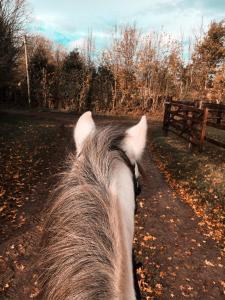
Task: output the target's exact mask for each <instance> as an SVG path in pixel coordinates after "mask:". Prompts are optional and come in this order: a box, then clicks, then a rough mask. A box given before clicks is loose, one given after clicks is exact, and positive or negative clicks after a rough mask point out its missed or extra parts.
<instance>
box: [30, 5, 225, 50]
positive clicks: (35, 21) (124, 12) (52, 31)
mask: <svg viewBox="0 0 225 300" xmlns="http://www.w3.org/2000/svg"><path fill="white" fill-rule="evenodd" d="M28 1H29V5H30V7H31V10H32V16H33V17H32V23H31V24H30V25H29V30H30V31H31V32H32V33H39V34H42V35H44V36H46V37H48V38H50V39H52V40H54V41H56V42H57V43H60V44H62V45H64V46H65V47H66V48H67V49H69V50H70V49H72V48H74V47H79V46H82V45H83V42H84V40H85V38H86V36H87V34H88V32H89V31H92V33H93V36H94V39H95V44H96V49H97V50H101V49H102V48H104V47H106V46H108V45H109V37H110V33H111V32H112V30H113V26H114V25H115V24H117V25H120V24H127V23H130V24H133V23H135V24H136V25H137V27H138V28H140V29H141V30H142V32H143V33H147V32H149V31H159V30H161V29H163V31H165V32H168V33H169V34H171V35H172V37H174V38H180V37H181V34H182V35H183V39H184V40H185V41H187V40H188V38H189V36H193V35H194V34H195V32H197V29H198V28H199V27H200V25H201V24H202V22H203V25H204V28H207V26H208V24H209V23H210V22H211V21H212V20H221V19H223V18H225V0H83V1H82V0H79V1H78V0H63V1H62V0H28Z"/></svg>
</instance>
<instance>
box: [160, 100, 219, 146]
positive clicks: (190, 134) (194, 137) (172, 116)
mask: <svg viewBox="0 0 225 300" xmlns="http://www.w3.org/2000/svg"><path fill="white" fill-rule="evenodd" d="M207 127H214V128H217V129H220V130H224V131H225V105H222V104H214V103H207V102H194V101H188V102H185V101H170V102H166V103H165V113H164V120H163V130H164V132H165V134H166V135H167V134H168V131H171V132H173V133H175V134H177V135H178V136H180V137H182V138H184V139H186V140H187V141H188V147H189V149H191V148H192V146H193V145H195V146H197V147H198V149H199V151H202V150H203V145H204V142H205V140H206V141H208V142H210V143H213V144H215V145H217V146H220V147H223V148H225V143H223V142H221V141H218V140H215V139H212V138H210V137H208V136H207V131H206V129H207ZM224 135H225V132H224Z"/></svg>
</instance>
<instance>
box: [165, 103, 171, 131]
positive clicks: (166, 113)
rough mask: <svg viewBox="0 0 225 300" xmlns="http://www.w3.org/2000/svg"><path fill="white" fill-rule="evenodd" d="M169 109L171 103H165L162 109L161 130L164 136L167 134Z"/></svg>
mask: <svg viewBox="0 0 225 300" xmlns="http://www.w3.org/2000/svg"><path fill="white" fill-rule="evenodd" d="M170 110H171V103H170V102H166V103H165V111H164V118H163V130H164V133H165V136H167V135H168V130H169V125H170Z"/></svg>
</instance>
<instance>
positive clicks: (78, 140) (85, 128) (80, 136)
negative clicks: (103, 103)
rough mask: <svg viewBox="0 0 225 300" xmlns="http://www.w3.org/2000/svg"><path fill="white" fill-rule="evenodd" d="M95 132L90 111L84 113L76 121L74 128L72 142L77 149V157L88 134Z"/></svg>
mask: <svg viewBox="0 0 225 300" xmlns="http://www.w3.org/2000/svg"><path fill="white" fill-rule="evenodd" d="M94 130H95V123H94V120H93V119H92V114H91V112H90V111H87V112H85V113H84V114H83V115H81V117H80V118H79V119H78V121H77V124H76V126H75V128H74V134H73V136H74V140H75V144H76V148H77V155H78V154H79V153H80V152H81V150H82V147H83V144H84V142H85V140H86V138H87V137H88V136H89V134H90V133H91V132H92V131H94Z"/></svg>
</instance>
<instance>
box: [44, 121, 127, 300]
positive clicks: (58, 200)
mask: <svg viewBox="0 0 225 300" xmlns="http://www.w3.org/2000/svg"><path fill="white" fill-rule="evenodd" d="M124 136H125V130H123V129H121V128H117V127H116V128H115V127H111V126H108V127H105V128H103V129H96V131H95V132H94V133H93V134H91V135H90V136H89V137H88V138H87V140H86V141H85V143H84V146H83V148H82V151H81V153H80V155H79V157H78V158H77V157H76V156H75V154H71V155H70V157H69V158H68V162H67V163H68V168H67V170H66V171H65V172H64V173H63V174H62V178H61V180H60V183H59V185H58V187H57V188H56V190H55V192H54V196H53V200H52V203H51V205H50V209H49V211H48V213H47V216H46V218H47V220H46V222H45V229H44V235H43V239H42V250H41V259H40V265H41V270H42V276H41V280H42V291H43V299H46V300H62V299H66V300H72V299H73V300H84V299H85V300H87V299H96V300H97V299H98V300H101V299H102V300H103V299H104V300H106V299H107V300H111V299H120V298H119V294H120V289H121V290H122V289H123V288H124V287H122V286H120V279H121V278H123V277H125V276H126V274H122V273H123V272H125V269H124V267H123V262H122V251H123V249H122V248H123V247H122V244H123V241H122V233H121V224H120V219H121V218H120V216H119V214H120V211H119V210H118V207H117V204H116V199H114V198H113V197H112V195H111V194H110V193H109V184H110V178H111V175H112V170H113V167H114V163H116V162H118V161H123V162H125V163H126V161H125V160H124V157H123V155H122V154H121V150H120V145H121V142H122V140H123V138H124ZM121 272H122V273H121Z"/></svg>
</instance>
